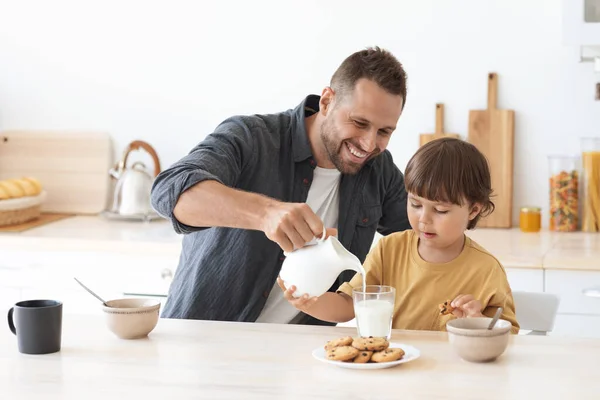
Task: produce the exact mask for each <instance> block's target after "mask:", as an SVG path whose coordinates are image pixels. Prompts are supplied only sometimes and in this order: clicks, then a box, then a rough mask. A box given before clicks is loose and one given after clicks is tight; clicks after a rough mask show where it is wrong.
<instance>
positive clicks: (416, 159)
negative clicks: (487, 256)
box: [404, 138, 494, 229]
mask: <svg viewBox="0 0 600 400" xmlns="http://www.w3.org/2000/svg"><path fill="white" fill-rule="evenodd" d="M404 175H405V176H404V184H405V186H406V190H407V191H408V192H410V193H414V194H416V195H417V196H419V197H423V198H425V199H427V200H431V201H441V202H446V203H452V204H456V205H459V206H462V205H463V202H464V201H465V200H466V201H467V202H468V204H469V206H471V205H472V204H474V203H479V204H481V206H482V209H481V212H480V213H479V214H478V215H477V216H476V217H475V218H473V219H472V220H471V221H469V225H468V226H467V229H473V228H475V226H476V225H477V221H479V218H480V217H481V216H486V215H489V214H491V213H492V212H493V211H494V203H492V201H491V199H490V196H491V195H492V179H491V177H490V168H489V166H488V162H487V159H486V158H485V156H484V155H483V154H482V153H481V152H480V151H479V150H478V149H477V147H475V146H474V145H472V144H471V143H468V142H466V141H464V140H461V139H455V138H440V139H435V140H433V141H431V142H429V143H426V144H425V145H423V146H422V147H421V148H419V150H417V152H416V153H415V154H414V155H413V156H412V158H411V159H410V160H409V161H408V164H407V166H406V171H405V173H404Z"/></svg>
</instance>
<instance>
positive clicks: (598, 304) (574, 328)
mask: <svg viewBox="0 0 600 400" xmlns="http://www.w3.org/2000/svg"><path fill="white" fill-rule="evenodd" d="M545 278H546V279H545V291H546V292H549V293H554V294H557V295H558V296H559V297H560V305H559V307H558V314H557V316H556V320H555V325H554V330H553V332H552V334H553V335H561V336H577V337H600V299H599V298H593V297H588V296H585V295H583V294H582V291H583V290H584V289H586V288H588V287H590V286H600V271H575V270H573V271H569V270H546V274H545Z"/></svg>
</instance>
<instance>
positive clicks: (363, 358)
mask: <svg viewBox="0 0 600 400" xmlns="http://www.w3.org/2000/svg"><path fill="white" fill-rule="evenodd" d="M372 355H373V352H372V351H368V350H363V351H361V352H360V353H358V355H357V356H356V357H355V358H354V361H353V362H354V363H357V364H364V363H368V362H369V360H370V359H371V356H372Z"/></svg>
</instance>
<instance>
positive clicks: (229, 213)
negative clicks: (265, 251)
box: [173, 180, 273, 230]
mask: <svg viewBox="0 0 600 400" xmlns="http://www.w3.org/2000/svg"><path fill="white" fill-rule="evenodd" d="M272 201H273V200H272V199H270V198H268V197H266V196H262V195H260V194H256V193H249V192H244V191H241V190H237V189H232V188H230V187H228V186H225V185H223V184H221V183H219V182H217V181H214V180H206V181H202V182H200V183H198V184H197V185H195V186H193V187H191V188H190V189H188V190H186V191H185V192H184V193H182V194H181V196H180V197H179V200H178V201H177V204H176V205H175V209H174V210H173V213H174V215H175V218H177V220H178V221H179V222H181V223H183V224H185V225H189V226H197V227H212V226H224V227H229V228H241V229H254V230H261V228H262V226H261V221H262V220H263V219H264V215H265V211H266V209H267V208H268V206H269V204H270V203H271V202H272Z"/></svg>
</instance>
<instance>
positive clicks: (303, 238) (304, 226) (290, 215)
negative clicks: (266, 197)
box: [261, 201, 337, 252]
mask: <svg viewBox="0 0 600 400" xmlns="http://www.w3.org/2000/svg"><path fill="white" fill-rule="evenodd" d="M261 230H262V231H263V232H264V233H265V235H267V237H268V238H269V239H271V240H272V241H274V242H276V243H277V244H279V247H281V248H282V249H283V250H284V251H286V252H290V251H294V250H295V249H299V248H301V247H304V245H305V244H306V243H308V242H310V241H311V240H313V239H314V238H315V237H321V236H322V235H323V221H321V219H320V218H319V217H318V216H317V215H316V214H315V213H314V212H313V210H312V209H311V208H310V207H309V206H308V204H306V203H284V202H279V201H275V202H273V203H272V204H270V205H269V207H268V208H267V212H266V215H265V218H264V220H263V223H262V229H261ZM327 234H328V236H331V235H335V234H337V230H335V229H330V230H328V231H327Z"/></svg>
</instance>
